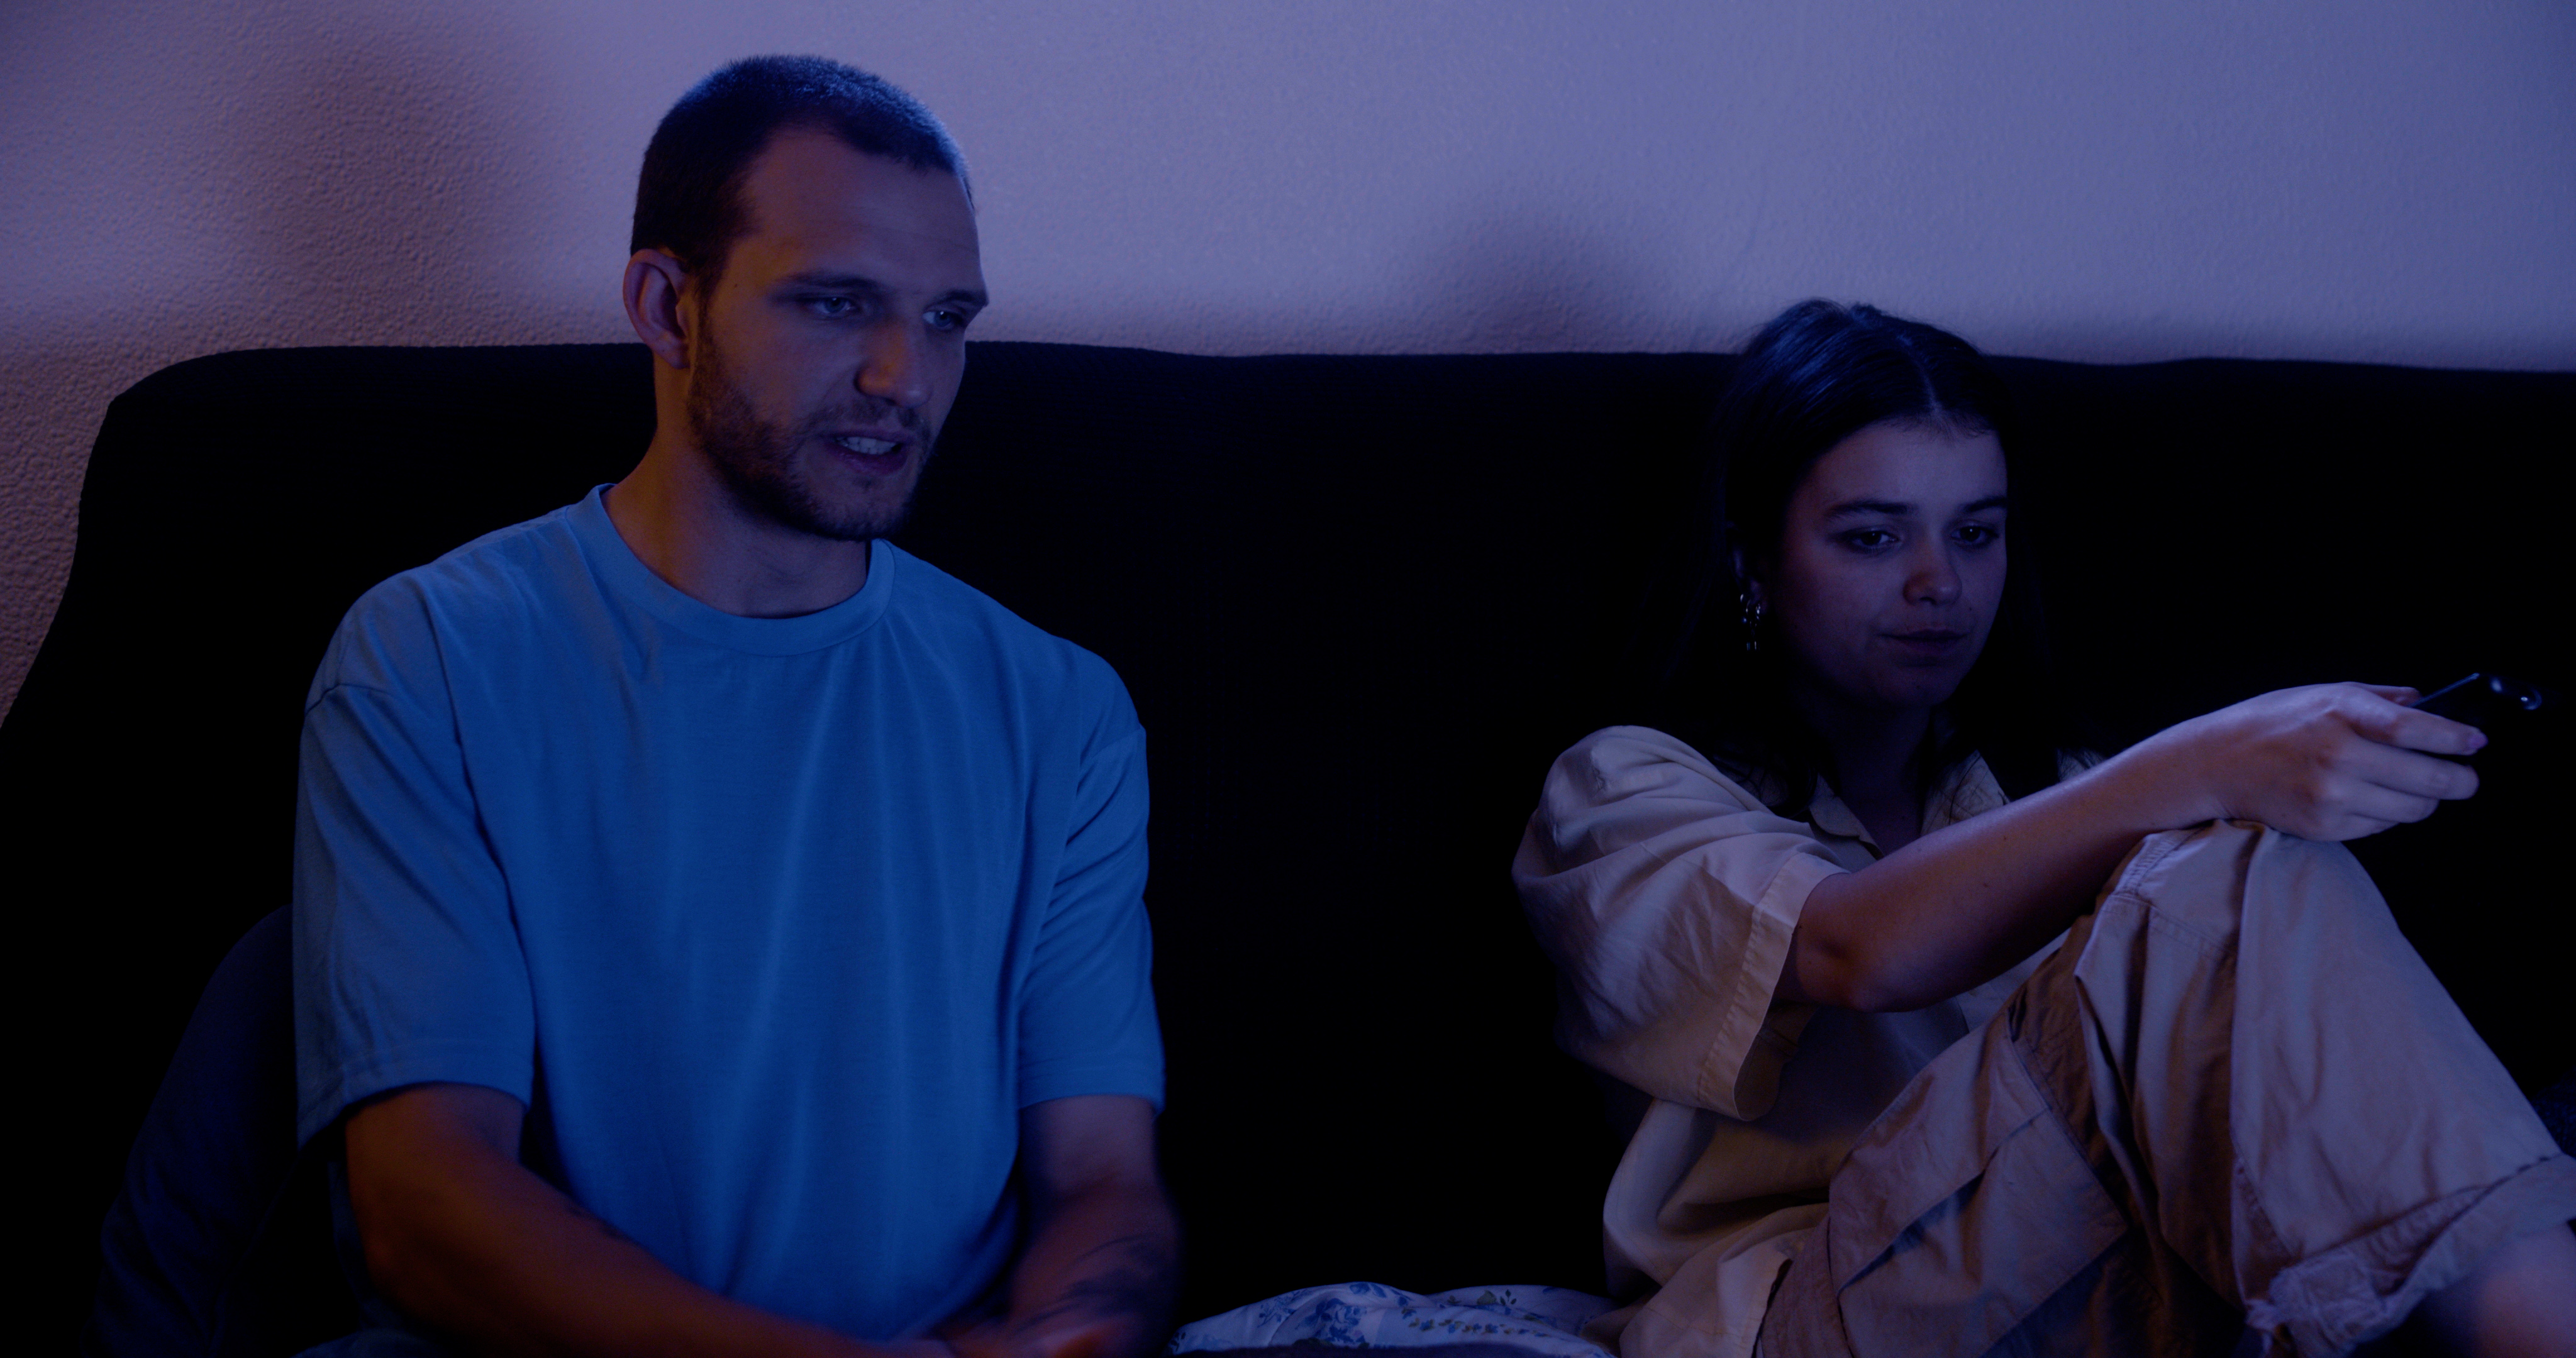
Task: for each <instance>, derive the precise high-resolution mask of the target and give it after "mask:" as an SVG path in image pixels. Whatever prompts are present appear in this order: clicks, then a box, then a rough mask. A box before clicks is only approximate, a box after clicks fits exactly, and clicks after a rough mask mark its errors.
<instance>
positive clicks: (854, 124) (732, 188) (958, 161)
mask: <svg viewBox="0 0 2576 1358" xmlns="http://www.w3.org/2000/svg"><path fill="white" fill-rule="evenodd" d="M789 127H798V128H808V127H810V128H814V129H817V130H820V131H825V132H829V133H831V134H832V135H834V136H836V137H839V138H840V139H841V140H842V141H843V142H846V143H848V145H849V146H850V148H851V149H852V150H855V151H863V152H865V153H867V154H869V155H872V156H883V157H885V158H886V159H888V160H892V161H895V162H897V163H899V164H904V165H909V166H911V167H912V168H914V169H916V170H934V171H945V172H946V173H949V174H953V175H955V176H957V182H958V184H959V185H960V186H963V185H964V184H965V182H966V158H965V157H964V156H962V155H960V154H959V153H958V150H957V143H956V142H955V141H952V140H950V138H949V136H948V129H947V128H945V127H942V126H940V123H939V119H937V118H936V117H933V116H932V115H931V112H930V110H929V109H927V108H924V107H922V104H921V101H920V100H918V99H915V98H913V97H912V96H911V95H909V94H906V93H904V92H903V91H902V90H899V89H896V88H895V87H894V86H892V85H889V84H887V83H886V82H885V81H884V80H881V79H879V78H878V77H876V76H873V75H870V74H868V73H867V72H865V71H862V70H859V69H857V68H856V67H852V66H844V65H842V64H841V63H839V62H837V61H830V60H827V59H825V58H822V57H748V58H745V59H744V60H741V61H737V62H735V63H733V64H732V65H730V66H727V67H725V68H724V69H722V70H719V71H717V72H716V73H715V74H713V75H711V76H708V77H707V78H706V79H704V80H701V81H699V82H698V83H697V86H696V87H695V88H693V89H691V90H690V91H689V92H688V93H687V94H684V95H681V96H680V102H678V103H676V104H673V105H672V106H671V111H670V112H669V113H666V114H663V115H662V125H661V126H660V127H658V128H655V129H654V131H653V140H652V142H651V144H649V145H647V146H646V147H645V148H644V173H643V175H642V176H641V178H640V179H639V180H638V182H637V183H636V186H635V234H634V238H633V240H632V242H631V243H630V244H629V245H628V247H627V249H628V250H629V252H630V253H631V252H633V251H636V250H663V251H667V252H669V253H670V254H671V256H672V257H674V258H676V259H678V260H679V261H680V266H681V267H682V268H685V269H687V270H688V271H689V273H690V275H691V276H692V277H695V278H696V279H697V280H698V281H699V283H700V284H701V285H702V286H703V285H711V284H713V283H714V282H715V280H716V278H717V276H718V275H719V274H721V273H722V272H723V271H724V259H725V253H726V251H728V250H729V249H731V248H732V246H733V242H734V240H735V238H736V237H738V236H740V235H741V234H742V232H743V227H744V221H743V201H742V183H743V179H744V176H745V175H747V174H748V173H749V172H750V169H751V162H752V160H753V159H754V158H755V157H757V156H758V155H759V154H760V152H761V148H763V147H765V146H767V145H769V140H770V138H771V137H773V136H776V135H777V134H778V132H779V131H780V130H781V129H782V128H789Z"/></svg>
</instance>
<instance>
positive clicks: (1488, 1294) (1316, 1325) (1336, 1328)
mask: <svg viewBox="0 0 2576 1358" xmlns="http://www.w3.org/2000/svg"><path fill="white" fill-rule="evenodd" d="M1613 1304H1614V1303H1612V1302H1611V1301H1610V1300H1609V1299H1608V1298H1606V1297H1596V1296H1593V1295H1592V1294H1591V1293H1588V1292H1576V1291H1573V1290H1571V1289H1568V1288H1563V1287H1461V1288H1457V1289H1455V1290H1453V1291H1448V1292H1435V1293H1433V1294H1432V1295H1430V1296H1427V1297H1426V1296H1422V1295H1419V1294H1417V1293H1413V1292H1405V1291H1401V1290H1399V1289H1396V1288H1392V1287H1387V1286H1384V1285H1382V1284H1379V1283H1340V1284H1336V1285H1334V1286H1330V1287H1308V1288H1301V1289H1299V1290H1297V1291H1295V1292H1285V1293H1281V1294H1280V1295H1278V1296H1275V1297H1271V1298H1269V1299H1267V1300H1264V1301H1256V1302H1254V1303H1252V1304H1251V1305H1249V1306H1238V1307H1236V1308H1235V1309H1233V1310H1231V1311H1227V1312H1225V1313H1224V1314H1222V1315H1214V1316H1209V1317H1208V1318H1207V1319H1205V1320H1199V1321H1192V1322H1191V1323H1189V1324H1187V1325H1184V1326H1182V1327H1181V1330H1180V1333H1178V1334H1176V1335H1173V1336H1172V1346H1171V1348H1170V1350H1169V1351H1170V1352H1172V1353H1176V1354H1180V1353H1205V1352H1208V1351H1210V1350H1215V1349H1254V1348H1271V1347H1275V1346H1279V1345H1286V1344H1296V1345H1301V1346H1303V1345H1312V1346H1315V1347H1319V1348H1337V1349H1387V1348H1420V1347H1423V1346H1426V1345H1432V1344H1461V1343H1487V1344H1509V1345H1511V1346H1513V1347H1515V1348H1520V1349H1526V1350H1528V1351H1529V1352H1531V1353H1534V1354H1551V1355H1555V1356H1556V1358H1610V1353H1609V1350H1607V1349H1604V1348H1602V1347H1601V1346H1600V1345H1598V1344H1595V1343H1592V1342H1591V1341H1590V1340H1587V1339H1585V1338H1584V1337H1583V1333H1582V1332H1583V1327H1584V1325H1585V1324H1586V1323H1587V1322H1589V1321H1590V1320H1591V1319H1592V1318H1593V1317H1594V1316H1597V1315H1600V1314H1601V1313H1603V1312H1605V1311H1608V1310H1609V1309H1610V1308H1611V1307H1612V1305H1613Z"/></svg>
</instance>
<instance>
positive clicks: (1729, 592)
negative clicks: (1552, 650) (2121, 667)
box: [1631, 301, 2077, 816]
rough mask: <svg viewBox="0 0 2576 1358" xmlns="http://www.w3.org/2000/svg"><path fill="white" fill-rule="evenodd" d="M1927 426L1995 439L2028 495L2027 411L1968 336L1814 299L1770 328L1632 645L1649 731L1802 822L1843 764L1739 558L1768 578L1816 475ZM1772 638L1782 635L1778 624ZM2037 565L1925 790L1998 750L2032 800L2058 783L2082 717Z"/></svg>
mask: <svg viewBox="0 0 2576 1358" xmlns="http://www.w3.org/2000/svg"><path fill="white" fill-rule="evenodd" d="M1890 420H1897V421H1911V420H1919V421H1923V422H1926V423H1929V424H1934V425H1938V426H1942V427H1946V428H1949V429H1953V430H1956V431H1959V432H1961V433H1965V434H1981V433H1992V434H1994V435H1995V437H1996V440H1997V441H1998V442H2000V443H2001V444H2002V445H2003V450H2004V466H2005V476H2006V478H2007V482H2008V484H2009V485H2011V486H2012V487H2014V488H2015V489H2016V490H2018V489H2019V488H2020V487H2021V485H2022V481H2021V479H2020V477H2019V476H2018V475H2017V474H2015V473H2014V471H2013V470H2012V467H2013V457H2014V449H2015V446H2016V445H2017V443H2018V442H2019V438H2018V432H2019V431H2018V429H2017V428H2016V426H2015V421H2014V416H2013V409H2012V401H2011V397H2010V395H2009V394H2008V393H2007V392H2006V391H2005V389H2004V385H2003V382H2002V380H2001V379H2000V378H1998V377H1997V376H1996V375H1995V371H1994V369H1993V368H1992V367H1991V366H1989V365H1988V364H1987V362H1986V360H1985V357H1984V356H1983V355H1981V354H1979V353H1978V352H1977V351H1976V349H1975V348H1974V347H1973V346H1971V345H1970V344H1969V343H1968V342H1967V341H1966V340H1963V339H1960V338H1959V337H1958V336H1956V335H1953V334H1950V333H1949V332H1947V331H1944V330H1939V329H1936V328H1934V327H1932V326H1928V325H1925V324H1922V323H1921V322H1919V321H1908V320H1900V319H1898V318H1897V317H1894V316H1890V315H1887V314H1886V313H1884V312H1881V311H1879V310H1877V309H1876V308H1874V307H1866V306H1854V307H1845V306H1840V305H1837V304H1835V303H1832V302H1826V301H1810V302H1801V303H1799V304H1798V305H1796V306H1793V307H1791V308H1789V309H1788V310H1787V311H1784V312H1782V313H1780V315H1779V316H1777V317H1775V318H1773V320H1772V321H1771V323H1770V324H1769V325H1766V326H1764V327H1763V328H1762V331H1761V333H1760V334H1759V335H1756V336H1755V337H1754V340H1753V343H1752V344H1751V345H1750V346H1748V347H1747V348H1746V349H1745V351H1744V356H1743V358H1741V359H1740V360H1738V362H1737V364H1736V367H1735V372H1734V375H1733V376H1732V377H1731V378H1730V379H1729V380H1728V382H1727V384H1726V390H1725V392H1724V394H1723V395H1722V396H1720V397H1719V398H1718V403H1717V411H1716V413H1715V415H1714V416H1712V417H1711V419H1710V422H1709V430H1708V435H1707V439H1706V441H1705V446H1704V450H1703V453H1704V455H1703V459H1702V465H1703V468H1704V485H1703V489H1702V492H1701V495H1700V498H1699V501H1698V504H1697V506H1696V513H1695V514H1694V516H1693V518H1692V520H1691V522H1690V523H1689V525H1688V526H1687V527H1686V528H1685V530H1684V531H1683V533H1682V534H1681V540H1680V542H1679V543H1678V544H1677V549H1676V550H1675V551H1673V552H1671V553H1669V554H1668V557H1667V560H1668V562H1669V564H1668V565H1667V567H1666V568H1665V572H1664V575H1663V577H1662V578H1661V579H1659V580H1657V581H1656V582H1655V585H1654V588H1653V590H1652V592H1651V595H1650V598H1649V601H1648V605H1647V612H1646V616H1645V621H1644V626H1643V627H1641V628H1640V631H1639V634H1638V637H1637V641H1636V644H1635V645H1634V646H1632V648H1631V666H1632V669H1634V670H1635V671H1637V672H1636V673H1635V675H1634V677H1633V680H1632V682H1633V683H1634V684H1635V688H1634V689H1633V690H1632V691H1633V692H1634V694H1635V697H1634V699H1633V702H1634V704H1635V708H1636V709H1637V710H1639V711H1640V714H1641V715H1642V716H1644V717H1645V718H1646V724H1648V725H1651V726H1654V727H1656V728H1657V729H1659V730H1662V731H1666V732H1669V733H1671V734H1672V735H1675V736H1679V737H1680V738H1682V739H1683V740H1686V741H1689V742H1690V743H1691V745H1692V746H1694V747H1695V748H1697V749H1698V750H1699V751H1700V752H1701V753H1702V754H1705V755H1707V756H1708V757H1709V758H1711V759H1712V760H1715V761H1716V762H1717V763H1719V764H1720V765H1721V766H1725V767H1729V768H1732V769H1734V770H1736V771H1738V772H1740V773H1746V774H1750V775H1751V776H1752V777H1751V781H1752V783H1753V784H1754V785H1755V786H1756V788H1757V789H1758V791H1759V792H1760V794H1761V795H1762V796H1763V797H1764V798H1765V799H1766V800H1768V801H1769V802H1770V803H1771V804H1772V805H1773V806H1774V807H1775V808H1776V809H1778V810H1780V811H1781V812H1782V813H1783V814H1788V815H1796V816H1803V815H1804V814H1805V813H1806V807H1807V803H1808V801H1809V798H1810V797H1811V795H1812V793H1813V791H1814V788H1815V784H1816V779H1817V777H1818V775H1819V774H1820V773H1822V772H1825V771H1826V766H1827V763H1828V760H1827V756H1826V749H1825V745H1824V742H1823V741H1822V740H1821V739H1820V738H1819V737H1818V735H1817V733H1816V732H1815V731H1813V730H1812V729H1810V728H1809V727H1808V725H1807V722H1806V720H1805V718H1803V717H1801V716H1800V715H1799V714H1798V712H1797V710H1796V709H1795V708H1794V707H1793V706H1791V704H1790V703H1789V700H1788V693H1787V689H1786V687H1785V685H1784V676H1783V674H1782V672H1781V668H1782V656H1781V647H1780V646H1779V645H1777V644H1776V643H1775V641H1774V639H1773V638H1771V637H1769V636H1768V635H1765V636H1762V637H1760V638H1758V639H1759V640H1760V641H1762V643H1763V644H1762V645H1761V647H1760V648H1759V649H1758V650H1757V649H1750V648H1748V647H1747V645H1746V642H1747V641H1748V640H1751V639H1756V638H1751V637H1749V636H1748V633H1747V632H1746V630H1745V621H1744V617H1743V612H1742V609H1741V606H1740V604H1741V600H1742V598H1743V594H1742V590H1743V584H1744V582H1743V581H1741V580H1739V579H1737V578H1736V574H1735V568H1734V557H1735V552H1736V551H1737V550H1738V549H1741V551H1742V553H1743V557H1744V560H1745V561H1746V562H1748V563H1759V567H1760V568H1765V569H1767V568H1768V567H1769V566H1770V564H1771V563H1774V562H1776V561H1777V560H1778V559H1779V552H1780V538H1781V532H1782V529H1783V527H1784V524H1785V520H1786V518H1787V514H1788V507H1789V500H1790V497H1791V496H1792V495H1794V494H1795V493H1796V492H1797V489H1798V486H1799V484H1800V483H1801V482H1803V481H1805V480H1806V477H1807V472H1808V469H1809V468H1812V467H1813V466H1815V464H1816V461H1817V459H1819V458H1821V457H1823V456H1824V455H1825V454H1826V453H1827V452H1828V451H1830V450H1831V449H1832V448H1833V447H1834V446H1835V445H1836V444H1839V443H1841V442H1842V441H1843V440H1844V439H1847V438H1849V437H1851V436H1852V435H1854V434H1856V433H1859V432H1860V431H1861V430H1863V429H1866V428H1868V427H1869V426H1871V425H1874V424H1881V423H1884V422H1887V421H1890ZM1762 631H1763V632H1764V633H1766V634H1767V633H1768V632H1769V631H1770V628H1769V626H1768V625H1767V624H1766V625H1764V626H1763V628H1762ZM2048 670H2049V666H2048V656H2047V650H2046V646H2045V644H2044V640H2043V637H2042V634H2041V628H2040V617H2039V595H2038V589H2037V586H2036V582H2035V580H2034V579H2033V571H2032V563H2031V561H2030V559H2029V557H2028V555H2027V554H2026V553H2015V554H2014V555H2013V556H2012V557H2011V558H2010V564H2009V566H2008V568H2007V569H2006V570H2005V572H2004V593H2003V602H2002V605H2001V606H2000V608H1999V609H1998V610H1997V612H1996V615H1995V621H1994V626H1993V627H1992V629H1991V630H1990V631H1989V632H1988V633H1987V637H1986V646H1985V650H1984V651H1983V652H1982V653H1981V654H1980V655H1979V656H1978V659H1977V663H1976V664H1975V665H1974V666H1973V667H1972V668H1971V669H1970V670H1969V671H1968V673H1967V676H1966V677H1965V678H1964V679H1962V680H1961V681H1960V684H1959V689H1958V692H1957V693H1955V694H1953V695H1952V696H1951V698H1950V701H1949V702H1948V703H1946V704H1944V706H1943V709H1942V711H1943V713H1944V715H1945V716H1946V718H1947V720H1946V721H1939V722H1935V723H1934V735H1933V742H1934V743H1933V745H1932V746H1931V747H1930V748H1928V749H1926V750H1925V751H1924V756H1923V757H1922V758H1920V759H1918V760H1917V761H1916V764H1917V768H1918V770H1919V772H1920V775H1921V779H1922V785H1921V790H1922V791H1924V792H1926V793H1928V792H1929V790H1930V789H1931V787H1932V785H1933V784H1934V783H1935V782H1936V781H1937V780H1938V779H1939V778H1940V776H1941V775H1942V774H1944V773H1946V772H1948V771H1949V770H1950V769H1952V768H1953V767H1955V766H1956V765H1957V764H1958V763H1959V762H1960V761H1962V760H1964V759H1966V758H1967V757H1968V755H1969V754H1970V753H1971V752H1975V753H1981V754H1983V755H1984V756H1985V758H1986V763H1987V766H1988V767H1989V768H1990V769H1991V770H1992V771H1993V772H1994V774H1995V778H1996V781H1997V782H1999V783H2001V784H2002V785H2003V787H2004V790H2005V791H2006V792H2007V793H2008V794H2010V795H2012V796H2015V797H2021V796H2027V795H2028V794H2030V793H2031V792H2034V791H2037V790H2038V789H2040V788H2042V787H2046V786H2048V785H2049V784H2051V783H2054V782H2056V781H2057V771H2058V758H2059V754H2060V751H2061V750H2067V749H2072V748H2075V747H2076V745H2077V742H2076V740H2075V738H2074V723H2073V722H2072V720H2071V718H2070V717H2069V715H2068V714H2067V713H2066V712H2065V710H2064V708H2063V707H2062V705H2061V704H2060V702H2059V701H2058V695H2057V691H2056V686H2055V685H2054V684H2053V683H2051V682H2050V675H2049V672H2048Z"/></svg>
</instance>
